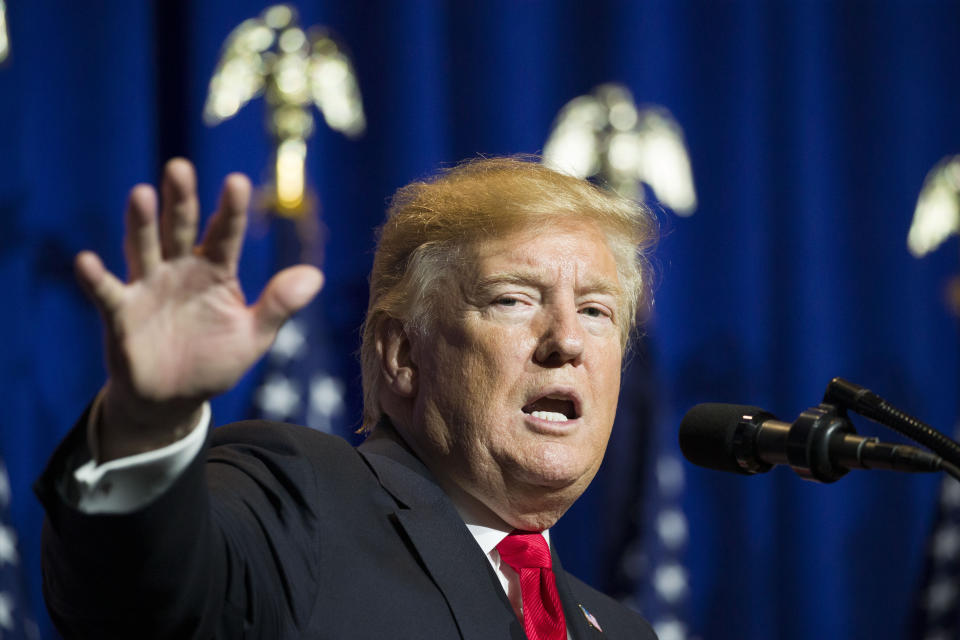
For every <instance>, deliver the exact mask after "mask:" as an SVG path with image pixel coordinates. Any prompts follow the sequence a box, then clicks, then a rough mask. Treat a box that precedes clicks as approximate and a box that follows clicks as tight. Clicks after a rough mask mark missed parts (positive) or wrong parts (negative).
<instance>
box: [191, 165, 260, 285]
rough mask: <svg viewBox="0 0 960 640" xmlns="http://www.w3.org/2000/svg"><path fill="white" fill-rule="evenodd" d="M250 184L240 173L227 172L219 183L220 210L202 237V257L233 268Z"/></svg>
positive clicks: (245, 217) (245, 222)
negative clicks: (220, 185)
mask: <svg viewBox="0 0 960 640" xmlns="http://www.w3.org/2000/svg"><path fill="white" fill-rule="evenodd" d="M249 204H250V181H249V180H248V179H247V177H246V176H245V175H243V174H241V173H231V174H230V175H229V176H227V179H226V180H224V181H223V189H222V190H221V191H220V207H219V208H218V209H217V212H216V213H215V214H213V217H212V218H211V219H210V223H209V224H208V225H207V231H206V233H205V234H204V237H203V248H202V251H203V255H205V256H207V257H208V258H209V259H210V260H212V261H214V262H218V263H220V264H222V265H225V266H228V267H230V268H236V265H237V262H238V261H239V260H240V249H241V248H242V247H243V234H244V231H245V230H246V228H247V206H248V205H249Z"/></svg>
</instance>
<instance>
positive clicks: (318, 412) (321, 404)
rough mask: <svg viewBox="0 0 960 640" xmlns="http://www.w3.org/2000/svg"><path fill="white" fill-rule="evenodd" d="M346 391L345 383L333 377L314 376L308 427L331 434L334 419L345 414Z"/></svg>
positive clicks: (311, 386) (311, 385)
mask: <svg viewBox="0 0 960 640" xmlns="http://www.w3.org/2000/svg"><path fill="white" fill-rule="evenodd" d="M345 391H346V389H345V387H344V384H343V382H341V381H340V380H338V379H337V378H334V377H333V376H328V375H326V374H320V375H317V376H314V377H313V379H312V380H311V381H310V405H309V407H308V408H307V426H308V427H310V428H312V429H317V430H319V431H324V432H326V433H330V432H331V421H332V418H333V417H334V416H338V415H340V414H341V413H343V410H344V402H343V394H344V392H345Z"/></svg>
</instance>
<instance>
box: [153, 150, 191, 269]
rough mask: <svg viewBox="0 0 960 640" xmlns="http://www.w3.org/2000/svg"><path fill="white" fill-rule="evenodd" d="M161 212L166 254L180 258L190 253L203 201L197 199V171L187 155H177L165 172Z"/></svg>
mask: <svg viewBox="0 0 960 640" xmlns="http://www.w3.org/2000/svg"><path fill="white" fill-rule="evenodd" d="M160 189H161V192H160V193H161V202H162V203H163V208H162V209H161V212H160V242H161V244H162V246H163V257H164V258H167V259H170V258H179V257H181V256H185V255H189V254H190V252H191V251H192V250H193V243H194V242H195V241H196V239H197V219H198V218H199V217H200V205H199V201H198V200H197V175H196V172H195V171H194V170H193V165H192V164H191V163H190V161H189V160H186V159H185V158H174V159H172V160H170V162H168V163H167V166H166V168H165V169H164V172H163V183H162V185H161V187H160Z"/></svg>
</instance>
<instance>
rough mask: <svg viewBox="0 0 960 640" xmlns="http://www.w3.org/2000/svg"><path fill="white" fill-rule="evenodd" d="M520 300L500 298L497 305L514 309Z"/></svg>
mask: <svg viewBox="0 0 960 640" xmlns="http://www.w3.org/2000/svg"><path fill="white" fill-rule="evenodd" d="M517 302H518V300H517V299H516V298H498V299H497V302H496V304H499V305H502V306H505V307H513V306H515V305H516V304H517Z"/></svg>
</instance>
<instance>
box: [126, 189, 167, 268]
mask: <svg viewBox="0 0 960 640" xmlns="http://www.w3.org/2000/svg"><path fill="white" fill-rule="evenodd" d="M126 218H127V220H126V222H127V231H126V236H125V237H124V240H123V250H124V253H125V254H126V256H127V270H128V271H129V273H128V279H129V280H130V282H133V281H134V280H139V279H140V278H143V277H146V276H148V275H150V273H152V272H153V270H154V269H156V268H157V266H158V265H159V264H160V259H161V256H160V241H159V239H158V238H157V194H156V192H155V191H154V190H153V187H151V186H150V185H146V184H138V185H137V186H135V187H134V188H133V189H132V190H131V191H130V198H129V199H128V200H127V215H126Z"/></svg>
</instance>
